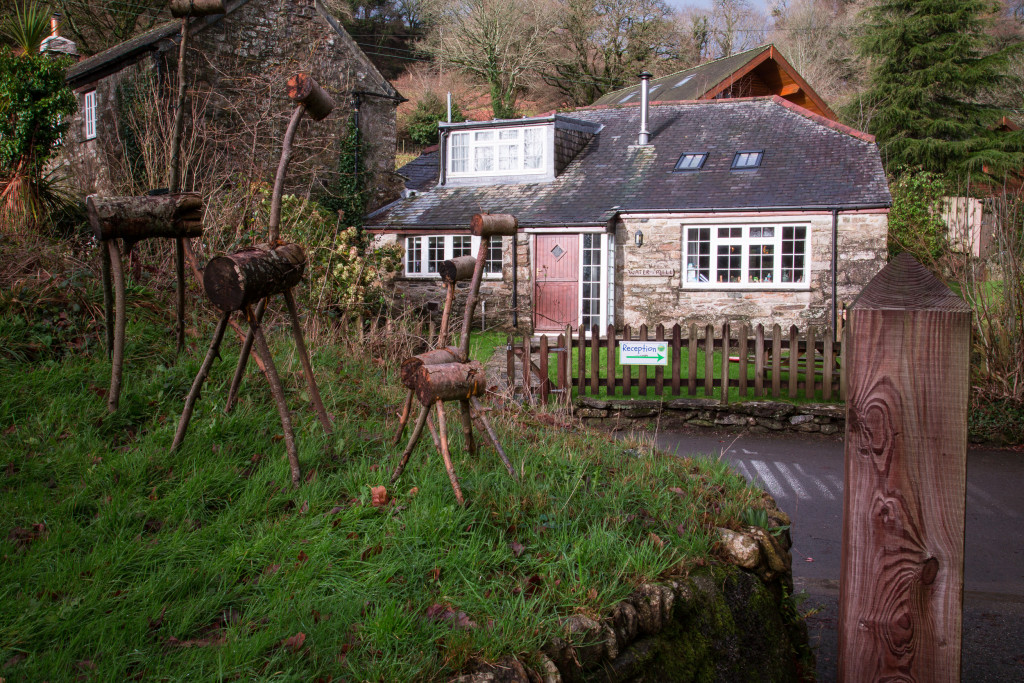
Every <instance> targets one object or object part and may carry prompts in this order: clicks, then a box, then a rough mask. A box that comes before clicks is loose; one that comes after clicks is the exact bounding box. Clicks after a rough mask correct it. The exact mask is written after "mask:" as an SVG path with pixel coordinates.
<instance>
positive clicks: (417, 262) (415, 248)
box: [405, 237, 423, 275]
mask: <svg viewBox="0 0 1024 683" xmlns="http://www.w3.org/2000/svg"><path fill="white" fill-rule="evenodd" d="M422 240H423V238H422V237H407V238H406V239H405V272H406V273H407V274H410V275H418V274H419V273H420V272H421V271H422V270H423V251H422V249H423V247H422Z"/></svg>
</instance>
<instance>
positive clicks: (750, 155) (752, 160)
mask: <svg viewBox="0 0 1024 683" xmlns="http://www.w3.org/2000/svg"><path fill="white" fill-rule="evenodd" d="M762 156H764V151H763V150H758V151H754V152H749V151H748V152H736V156H734V157H733V158H732V170H734V171H737V170H742V169H749V168H757V167H758V166H760V165H761V157H762Z"/></svg>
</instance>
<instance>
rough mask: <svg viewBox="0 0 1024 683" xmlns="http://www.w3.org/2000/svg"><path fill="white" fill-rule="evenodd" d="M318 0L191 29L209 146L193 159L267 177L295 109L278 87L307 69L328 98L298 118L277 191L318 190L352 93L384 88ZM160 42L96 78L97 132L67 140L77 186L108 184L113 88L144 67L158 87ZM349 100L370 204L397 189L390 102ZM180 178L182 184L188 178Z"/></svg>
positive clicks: (245, 11)
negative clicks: (326, 105) (320, 114)
mask: <svg viewBox="0 0 1024 683" xmlns="http://www.w3.org/2000/svg"><path fill="white" fill-rule="evenodd" d="M317 4H318V3H317V2H316V0H250V2H248V3H247V4H245V5H244V6H242V7H241V8H240V9H238V10H236V11H235V12H233V13H232V14H230V15H227V16H226V17H224V18H223V19H221V20H220V21H217V22H213V23H211V24H210V25H209V26H207V27H206V28H205V29H204V30H202V31H200V32H198V33H196V34H195V35H194V36H192V37H191V39H190V42H189V48H190V49H189V51H188V64H189V66H188V69H187V74H188V76H187V77H188V79H189V83H188V86H189V97H190V106H191V103H198V104H200V105H202V106H203V107H204V108H205V113H206V118H205V120H204V122H203V124H201V125H202V134H203V137H204V141H205V144H207V145H212V147H213V149H212V150H210V152H209V154H208V156H207V158H206V159H205V160H203V161H200V162H198V163H197V164H196V165H197V166H202V167H203V168H204V169H207V170H208V169H210V168H215V169H216V174H217V177H218V180H219V181H221V182H223V181H224V180H226V179H228V178H232V177H234V178H236V179H237V182H246V181H248V180H262V181H264V182H268V181H272V180H273V177H274V173H275V172H276V168H277V163H278V160H279V158H280V154H281V141H282V137H283V134H284V130H285V128H286V126H287V124H288V120H289V118H290V116H291V114H292V111H293V110H294V105H293V104H292V102H291V101H290V100H289V99H288V97H287V95H286V92H285V83H286V81H287V79H288V78H289V77H290V76H291V75H294V74H295V73H298V72H306V73H309V74H311V75H312V76H313V77H314V78H315V79H316V80H317V82H319V83H320V85H322V86H323V87H324V88H325V89H326V90H327V91H328V92H329V93H330V94H331V96H332V97H333V98H334V101H335V104H336V107H335V109H334V111H333V112H332V113H331V114H330V116H328V117H327V118H326V119H324V120H323V121H316V122H314V121H312V120H310V119H308V118H307V119H306V120H305V121H304V122H303V123H302V124H301V126H300V128H299V132H298V134H297V136H296V142H295V146H294V151H293V154H292V161H291V165H290V167H289V176H288V184H287V186H286V191H288V192H294V193H296V194H306V193H307V192H310V191H311V192H312V193H313V194H314V195H315V194H318V193H320V192H321V191H322V190H323V189H324V187H325V186H329V185H330V183H331V181H332V179H333V178H335V177H336V176H337V173H338V159H339V149H340V148H339V144H340V140H341V139H342V138H343V137H344V136H345V135H346V133H347V130H348V124H349V121H351V120H352V117H353V113H354V111H355V104H356V101H357V96H356V95H354V94H353V93H354V92H356V91H364V92H371V93H378V94H381V95H388V94H391V93H392V92H393V90H392V89H390V87H389V86H388V85H387V83H386V82H385V81H383V79H382V78H381V77H380V75H379V74H378V73H377V71H376V70H375V69H374V68H373V67H372V65H371V64H370V62H369V60H368V59H367V57H366V56H365V55H364V54H363V53H362V52H361V51H360V50H359V48H358V46H357V45H356V44H355V43H354V42H353V40H352V39H351V37H349V36H348V35H347V34H341V35H339V33H337V32H336V31H335V30H334V29H333V28H332V27H331V25H330V24H329V21H328V20H327V19H326V18H325V17H324V16H323V15H322V14H321V13H320V12H319V11H318V9H317ZM160 48H161V52H160V53H158V56H156V57H153V58H147V59H145V60H143V61H142V62H140V63H139V64H138V65H136V66H132V67H128V68H127V69H124V70H122V71H121V72H119V73H117V74H114V75H112V76H108V77H106V78H104V79H102V80H101V81H100V82H99V83H97V84H96V88H97V91H98V94H99V104H98V107H99V114H100V116H99V119H100V122H99V123H100V125H99V130H98V131H97V139H96V140H94V141H91V142H84V143H83V142H82V141H81V139H78V140H72V141H71V145H69V148H70V149H69V154H68V162H69V164H70V166H71V169H70V170H71V171H72V174H73V175H74V176H75V177H76V178H77V179H78V184H79V186H80V189H82V190H83V191H85V192H90V191H99V192H111V191H114V190H115V189H116V188H114V187H112V185H114V184H116V179H117V173H118V172H123V166H124V163H123V156H124V154H123V153H122V151H121V147H120V142H119V137H118V134H117V133H118V121H117V111H118V107H117V106H116V103H117V96H118V93H117V91H118V88H119V86H120V87H123V86H124V85H126V84H127V83H128V82H130V81H131V80H132V79H137V77H138V76H140V75H142V74H144V73H145V74H149V75H150V76H152V78H153V81H154V82H157V83H163V84H164V86H163V87H166V80H165V76H166V74H168V73H174V72H175V70H176V68H177V67H176V61H177V47H176V46H174V45H172V44H171V43H170V41H163V43H162V44H161V45H160ZM91 87H92V86H87V87H86V88H83V89H81V91H85V90H88V89H91ZM358 100H359V105H360V106H359V128H360V132H361V139H362V162H363V166H364V169H365V172H366V178H365V182H364V187H366V188H367V190H368V192H369V194H370V196H369V208H370V209H373V208H376V207H378V206H381V205H382V204H384V203H386V202H387V201H390V200H392V199H394V198H395V197H397V196H398V193H399V192H400V191H401V182H400V179H399V178H398V177H397V176H396V175H395V174H394V173H393V171H394V154H395V140H396V137H395V108H396V106H397V102H396V101H394V100H393V99H388V98H382V97H375V96H369V95H362V96H359V97H358ZM76 119H77V120H76V121H75V122H74V123H73V125H72V128H73V129H79V133H78V134H79V136H81V132H80V129H82V128H83V127H84V124H83V123H82V120H81V115H80V114H79V115H78V116H77V117H76ZM186 120H187V121H188V118H186ZM188 137H189V133H188V132H186V139H187V138H188ZM211 165H212V166H211ZM184 185H185V187H189V186H190V178H188V177H186V179H185V181H184Z"/></svg>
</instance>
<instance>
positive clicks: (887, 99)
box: [855, 0, 1024, 179]
mask: <svg viewBox="0 0 1024 683" xmlns="http://www.w3.org/2000/svg"><path fill="white" fill-rule="evenodd" d="M997 9H998V3H994V2H990V1H988V0H879V1H878V2H876V3H874V4H873V5H872V6H871V7H869V8H868V9H867V10H866V15H867V17H866V18H867V24H866V26H865V28H864V32H863V34H862V37H861V51H862V53H863V54H864V56H865V57H867V58H868V59H869V60H870V63H871V65H872V68H871V77H870V85H869V87H868V89H867V91H866V92H865V93H864V94H863V96H862V97H861V99H860V101H859V102H858V103H856V105H855V106H857V107H859V108H860V109H861V110H863V112H864V114H865V116H866V117H869V118H868V121H867V127H868V130H869V131H870V132H871V133H873V134H874V135H875V136H876V138H877V140H878V143H879V146H880V147H881V150H882V157H883V160H884V161H885V162H886V164H887V166H889V168H894V167H897V166H903V167H920V168H922V169H924V170H926V171H932V172H936V173H940V174H955V175H958V176H964V175H970V176H972V177H974V178H976V179H980V178H982V177H984V176H988V177H989V178H991V177H992V176H995V177H997V178H998V177H1002V176H1004V175H1005V174H1006V173H1008V172H1019V171H1020V169H1022V168H1024V132H1021V131H1017V132H1012V133H1011V132H1006V131H996V130H994V129H995V126H996V125H997V124H998V123H999V120H1000V117H1002V116H1003V115H1004V114H1005V113H1006V112H1005V111H1003V110H1002V109H1001V108H1000V107H998V106H996V105H994V104H990V102H993V101H994V100H993V98H992V97H991V95H992V94H993V93H995V92H997V91H999V90H1000V89H1001V88H1003V87H1004V86H1005V85H1006V84H1007V80H1008V79H1010V78H1012V76H1011V75H1010V74H1009V73H1008V71H1009V66H1008V60H1009V58H1010V57H1011V56H1012V55H1013V54H1014V52H1015V51H1017V50H1019V49H1020V48H1021V46H1020V45H1019V44H1018V45H1011V46H1010V47H1007V48H1005V49H1003V50H999V51H994V52H993V51H989V50H988V38H987V36H986V32H985V31H986V28H987V26H988V22H989V21H991V17H992V13H993V12H995V11H996V10H997Z"/></svg>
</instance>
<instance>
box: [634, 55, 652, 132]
mask: <svg viewBox="0 0 1024 683" xmlns="http://www.w3.org/2000/svg"><path fill="white" fill-rule="evenodd" d="M651 77H652V74H651V73H649V72H647V71H642V72H641V73H640V136H639V137H638V138H637V144H638V145H646V144H648V143H649V141H650V139H651V132H650V131H649V130H648V129H647V105H648V101H649V96H650V84H651Z"/></svg>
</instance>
